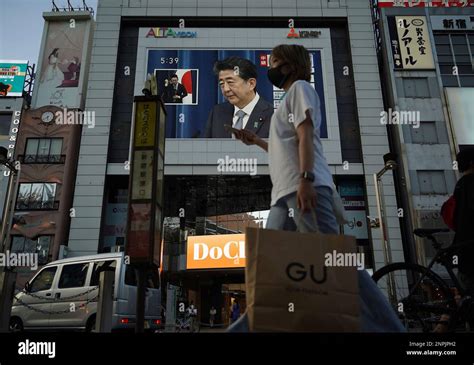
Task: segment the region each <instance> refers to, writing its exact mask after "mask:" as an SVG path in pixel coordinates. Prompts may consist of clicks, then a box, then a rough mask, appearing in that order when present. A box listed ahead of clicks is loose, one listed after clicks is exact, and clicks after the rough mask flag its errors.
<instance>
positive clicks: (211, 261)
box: [186, 234, 245, 269]
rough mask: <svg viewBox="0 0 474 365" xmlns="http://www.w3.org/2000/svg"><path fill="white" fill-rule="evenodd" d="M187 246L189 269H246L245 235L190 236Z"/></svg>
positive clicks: (187, 264) (187, 266) (187, 265)
mask: <svg viewBox="0 0 474 365" xmlns="http://www.w3.org/2000/svg"><path fill="white" fill-rule="evenodd" d="M187 246H188V247H187V248H188V249H187V255H186V268H187V269H218V268H239V267H242V268H243V267H245V235H244V234H224V235H211V236H190V237H188V244H187Z"/></svg>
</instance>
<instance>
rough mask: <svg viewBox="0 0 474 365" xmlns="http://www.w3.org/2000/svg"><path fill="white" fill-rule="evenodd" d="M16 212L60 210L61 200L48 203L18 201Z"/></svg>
mask: <svg viewBox="0 0 474 365" xmlns="http://www.w3.org/2000/svg"><path fill="white" fill-rule="evenodd" d="M15 209H16V210H58V209H59V200H48V201H24V200H18V201H17V203H16V207H15Z"/></svg>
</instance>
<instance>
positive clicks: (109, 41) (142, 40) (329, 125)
mask: <svg viewBox="0 0 474 365" xmlns="http://www.w3.org/2000/svg"><path fill="white" fill-rule="evenodd" d="M96 21H97V29H96V32H95V33H94V38H93V44H92V57H91V65H90V73H89V79H88V80H89V81H88V90H87V98H86V103H85V110H93V111H95V115H96V124H95V128H83V130H82V137H81V148H80V153H79V160H78V169H77V179H76V186H75V192H74V202H73V208H74V209H75V210H76V215H75V217H72V219H71V228H70V234H69V241H68V249H69V255H70V256H77V255H85V254H92V253H97V252H106V251H110V250H115V249H116V246H123V245H124V244H125V237H126V232H125V227H126V220H127V191H128V180H129V171H130V169H129V163H128V161H129V160H130V139H131V138H130V137H131V130H132V128H131V127H132V123H133V112H134V107H133V97H134V96H137V95H142V89H143V88H144V83H145V80H146V79H147V75H148V74H154V75H155V76H156V79H157V88H158V92H159V94H160V95H165V91H166V90H167V87H168V86H169V81H170V80H171V78H172V76H173V75H176V76H177V78H178V80H179V82H180V83H181V84H183V85H184V86H185V88H186V91H187V94H188V95H187V96H186V97H184V98H183V100H182V101H183V102H182V103H179V104H177V103H174V102H173V100H168V101H167V103H166V104H167V105H166V111H167V128H166V135H167V140H166V154H165V166H164V169H165V195H164V196H165V214H164V215H165V235H164V249H163V269H164V270H165V273H166V274H167V275H168V278H169V281H170V283H172V284H173V285H175V286H181V287H182V288H184V289H186V290H184V292H185V295H184V296H185V297H187V298H188V299H189V298H194V299H195V302H196V304H197V305H198V307H199V308H200V309H201V310H200V313H204V314H205V315H204V318H202V319H203V320H204V321H206V313H208V312H209V307H210V305H214V306H215V307H216V308H217V309H219V308H223V307H224V298H223V295H222V288H223V285H225V284H229V283H230V284H232V285H236V284H239V283H243V282H244V277H243V268H242V266H241V265H240V266H237V267H232V266H231V265H230V266H229V267H226V268H217V266H213V265H214V264H212V262H211V263H209V266H208V267H206V268H201V269H200V270H192V269H187V268H188V267H190V266H189V262H188V260H189V259H190V257H189V254H188V253H189V252H188V246H189V245H188V244H189V242H188V241H189V240H188V239H187V237H189V236H190V235H210V234H215V233H236V232H235V230H236V229H234V228H235V227H232V229H231V231H232V232H229V231H228V230H226V229H225V228H222V227H221V226H222V224H221V223H220V222H219V219H218V218H215V217H219V216H231V215H233V216H235V215H236V214H242V215H241V217H242V218H245V217H247V215H245V214H249V215H252V216H253V217H257V218H256V220H257V221H258V222H261V221H262V220H263V221H264V219H265V217H266V211H267V210H268V209H269V203H270V191H271V182H270V178H269V176H268V160H267V156H266V154H265V153H264V152H263V151H261V150H259V149H258V147H255V146H250V147H249V146H245V145H243V144H242V143H240V142H239V141H236V140H233V139H231V138H230V135H222V136H215V137H216V138H204V137H206V132H205V131H206V122H207V119H208V116H209V113H210V111H211V109H212V107H213V106H214V105H215V104H218V103H221V102H223V97H222V95H221V93H220V91H219V88H218V83H217V78H216V76H215V75H214V74H213V72H212V65H213V64H214V62H215V61H217V60H218V59H223V58H225V57H227V56H230V55H238V56H242V57H245V58H247V59H250V60H251V61H252V62H253V63H255V64H256V67H257V71H258V75H259V77H258V79H257V90H258V93H259V95H260V97H262V98H264V99H266V100H267V101H269V102H270V103H271V104H273V105H274V107H277V106H278V103H279V102H280V101H281V99H282V97H283V93H282V91H281V90H278V89H274V88H273V87H272V85H271V84H270V83H269V81H268V80H267V79H266V71H267V69H268V67H269V66H268V56H269V54H270V52H271V49H272V48H273V47H274V46H276V45H278V44H281V43H298V44H301V45H304V46H305V47H307V48H308V49H309V50H310V52H311V57H312V64H313V70H312V73H313V76H312V83H313V86H314V87H315V88H316V90H317V91H318V94H319V96H320V99H321V105H322V116H323V121H322V127H321V137H322V140H323V147H324V151H325V155H326V158H327V160H328V163H329V165H330V168H331V171H332V173H333V175H334V178H335V182H336V184H337V186H338V189H339V192H340V194H341V196H342V197H343V199H344V201H345V204H346V206H347V207H348V213H349V215H350V220H351V222H350V223H349V224H348V225H345V226H344V227H341V230H342V231H343V232H344V233H346V234H352V235H355V236H356V237H357V241H358V244H359V245H358V246H359V250H360V251H361V252H364V253H365V255H366V260H365V262H366V263H367V268H369V269H377V268H379V267H381V266H382V265H383V264H384V254H383V248H382V237H381V232H380V230H379V229H378V228H376V229H372V228H371V226H370V225H369V224H368V220H367V218H366V217H367V216H370V217H376V216H377V199H376V194H375V184H374V176H373V175H374V173H377V172H379V171H380V170H381V169H382V168H383V167H384V160H383V158H382V156H383V155H384V154H386V153H387V152H389V150H390V149H389V139H388V136H387V127H386V125H384V124H383V123H381V117H380V113H381V111H383V110H384V103H383V99H382V89H381V85H380V76H379V69H378V62H377V54H376V47H375V40H374V33H373V25H372V24H373V23H372V8H371V3H370V2H369V1H366V0H350V1H346V0H331V1H329V0H311V1H309V0H308V1H287V0H281V1H280V0H273V1H270V0H259V1H255V2H249V1H245V0H242V1H241V0H232V1H230V0H229V1H227V0H224V1H212V0H166V1H163V0H148V1H145V0H123V1H117V0H100V1H99V3H98V11H97V19H96ZM165 101H166V100H165ZM230 124H231V123H230ZM256 127H258V120H257V124H256ZM220 137H222V138H220ZM233 159H235V160H234V162H236V161H238V160H239V159H246V160H245V161H249V162H252V163H254V162H255V165H254V167H255V168H256V170H255V169H251V170H249V169H248V166H247V168H245V166H244V167H242V168H243V170H238V169H236V170H233V169H232V168H229V166H230V165H229V164H227V163H224V162H223V161H227V162H228V161H231V160H233ZM223 164H224V166H227V167H226V168H224V169H222V166H223ZM383 184H384V194H385V195H384V201H385V206H386V221H387V226H388V229H387V233H388V237H389V238H390V244H391V249H392V258H393V260H396V261H402V260H404V259H405V255H406V250H404V247H403V244H402V239H401V232H400V218H399V216H398V211H397V208H398V207H399V206H400V205H399V203H398V202H397V194H396V191H395V188H394V182H393V179H392V172H391V171H389V172H388V173H387V174H386V175H385V176H384V178H383ZM256 212H258V213H256ZM212 217H214V218H212ZM244 226H245V224H241V225H237V226H236V227H238V229H237V230H238V231H239V232H241V233H243V227H244ZM167 231H169V232H170V234H168V235H167V234H166V232H167ZM222 240H225V237H224V236H222V237H221V238H217V241H222ZM220 243H222V242H220ZM220 243H219V244H220ZM216 244H217V243H216ZM170 288H171V289H174V288H175V287H170ZM226 288H228V286H226ZM225 291H226V292H228V290H225ZM168 292H169V295H168V300H169V303H173V300H171V299H170V298H171V296H173V295H174V294H173V293H172V292H173V290H169V291H168ZM219 313H220V311H219V310H218V319H219Z"/></svg>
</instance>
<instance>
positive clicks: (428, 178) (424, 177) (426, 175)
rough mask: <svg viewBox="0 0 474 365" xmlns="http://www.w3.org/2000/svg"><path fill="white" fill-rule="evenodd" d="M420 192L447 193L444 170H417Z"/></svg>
mask: <svg viewBox="0 0 474 365" xmlns="http://www.w3.org/2000/svg"><path fill="white" fill-rule="evenodd" d="M417 174H418V184H419V186H420V194H447V193H448V189H447V187H446V179H445V177H444V171H428V170H426V171H417Z"/></svg>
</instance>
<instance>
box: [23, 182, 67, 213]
mask: <svg viewBox="0 0 474 365" xmlns="http://www.w3.org/2000/svg"><path fill="white" fill-rule="evenodd" d="M56 185H57V184H56V183H21V184H20V187H19V189H18V197H17V200H16V209H17V210H43V209H58V208H59V201H56Z"/></svg>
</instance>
